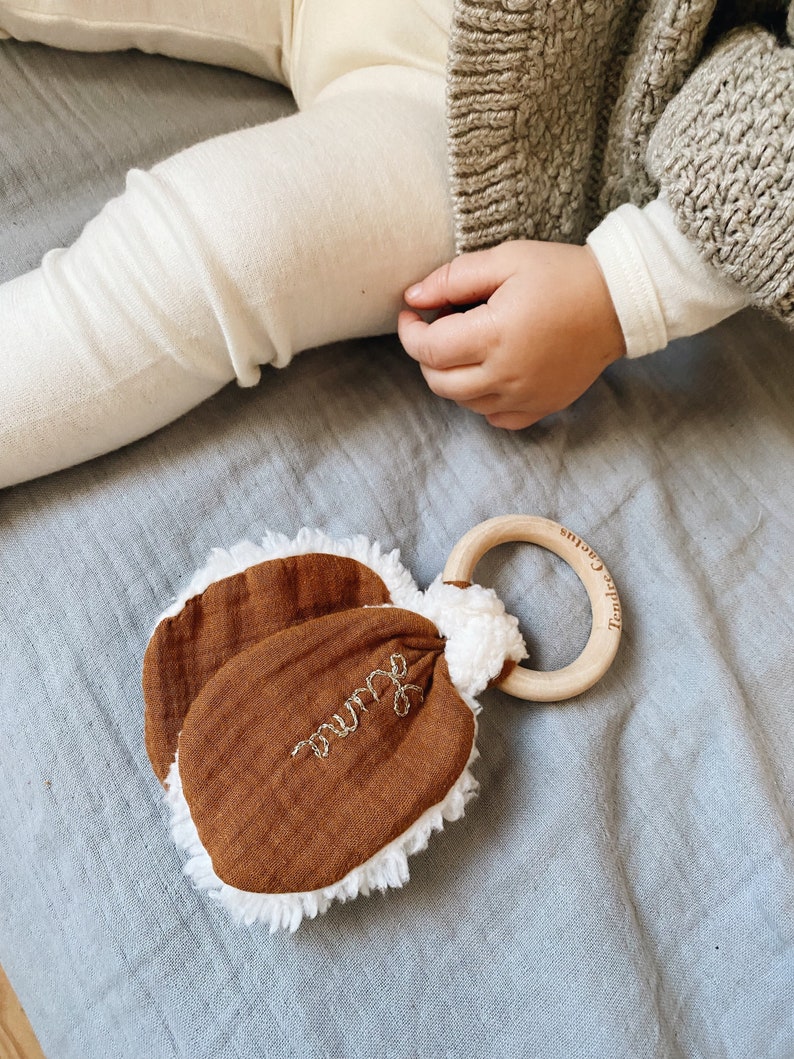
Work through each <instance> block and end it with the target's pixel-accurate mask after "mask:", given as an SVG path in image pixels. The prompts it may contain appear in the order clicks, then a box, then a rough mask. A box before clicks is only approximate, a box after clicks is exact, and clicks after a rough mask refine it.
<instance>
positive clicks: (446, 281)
mask: <svg viewBox="0 0 794 1059" xmlns="http://www.w3.org/2000/svg"><path fill="white" fill-rule="evenodd" d="M507 258H508V255H505V254H504V252H503V248H502V247H493V248H492V249H490V250H478V251H476V252H475V253H473V254H461V256H460V257H456V258H453V260H452V261H448V262H447V263H446V264H445V265H441V267H440V268H437V269H435V270H434V271H433V272H431V273H430V275H428V276H426V277H425V278H424V279H423V280H422V281H421V282H420V283H414V284H413V285H412V286H410V287H409V288H408V290H406V292H405V294H404V298H405V301H406V303H407V304H408V305H410V306H411V307H412V308H414V309H440V308H441V307H442V306H444V305H469V304H470V303H471V302H479V301H485V300H486V299H487V298H490V296H491V295H492V294H493V292H494V291H495V290H496V289H497V288H498V287H500V286H501V285H502V283H504V281H505V280H506V279H507V277H508V276H509V275H510V272H511V271H512V262H509V261H508V260H507ZM508 265H510V267H508Z"/></svg>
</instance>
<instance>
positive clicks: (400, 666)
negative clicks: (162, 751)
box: [178, 607, 475, 897]
mask: <svg viewBox="0 0 794 1059" xmlns="http://www.w3.org/2000/svg"><path fill="white" fill-rule="evenodd" d="M474 738H475V720H474V715H473V713H472V710H471V709H470V708H469V707H468V706H467V705H466V703H465V702H464V701H463V700H462V699H461V697H460V695H459V694H458V693H457V692H456V691H455V689H454V688H453V686H452V684H451V682H450V680H449V674H448V671H447V666H446V661H445V659H444V641H443V640H442V639H441V638H440V637H439V635H438V632H437V630H436V629H435V627H434V626H433V625H432V623H431V622H429V621H428V620H427V619H426V618H423V617H421V616H420V615H418V614H414V613H413V612H411V611H407V610H402V609H398V608H393V607H389V608H377V609H372V610H364V609H356V610H348V611H342V612H336V613H333V614H328V615H324V616H321V617H316V618H312V619H310V620H309V621H306V622H304V623H302V624H301V625H299V626H297V625H296V626H293V627H292V628H289V629H285V630H282V631H280V632H277V633H274V634H273V635H272V636H270V637H268V638H267V639H265V640H262V641H260V642H259V643H257V644H254V645H253V646H251V647H249V648H247V649H246V650H245V651H242V652H240V653H239V654H237V655H235V656H234V658H233V659H232V660H231V661H230V662H228V663H227V664H226V665H225V666H222V667H221V668H220V669H219V670H218V671H217V672H216V674H215V675H214V676H213V677H212V678H211V680H209V681H208V682H207V684H206V685H205V686H204V688H203V689H202V691H201V692H200V694H199V696H198V697H197V699H196V700H195V702H194V703H193V705H192V707H191V709H190V711H189V713H188V715H187V717H186V720H185V726H184V728H183V730H182V734H181V736H180V740H179V763H178V771H179V777H180V780H181V784H182V791H183V795H184V798H185V801H186V803H187V805H188V806H189V809H190V814H191V817H192V819H193V823H194V825H195V828H196V832H197V834H198V837H199V839H200V841H201V845H202V846H203V847H204V849H205V850H206V851H207V853H208V855H209V858H210V859H211V862H212V867H213V870H214V872H215V874H216V875H217V877H218V878H219V879H220V880H221V881H222V882H223V883H224V884H225V885H226V886H228V887H233V888H235V889H237V890H240V891H244V892H249V893H258V894H270V895H299V894H303V895H306V896H307V897H309V896H310V895H311V894H313V893H317V892H326V893H327V892H328V891H329V890H330V889H331V888H333V887H334V886H338V885H339V884H340V883H343V882H344V880H345V879H346V878H347V877H348V876H350V874H351V873H353V872H355V871H356V870H357V869H358V870H360V869H361V868H362V866H365V865H367V864H368V863H369V862H371V861H372V859H373V858H375V857H376V855H377V854H378V853H379V851H381V850H383V849H384V848H385V847H388V846H389V845H390V844H391V843H393V842H394V841H395V840H397V839H399V838H400V837H401V836H403V835H405V834H407V833H408V832H409V831H410V829H411V828H412V827H413V825H415V824H416V823H417V821H419V820H420V819H421V818H422V817H423V816H424V815H425V814H426V813H428V811H432V810H433V809H434V807H436V806H438V805H440V804H442V803H443V802H444V799H445V798H446V797H447V795H448V793H449V792H450V790H452V789H453V788H454V786H455V784H456V783H457V782H458V780H459V779H460V777H461V775H462V774H463V773H464V770H465V769H466V766H467V765H468V763H469V760H470V758H471V755H472V752H473V748H474ZM378 881H379V877H378V873H377V872H375V873H374V874H371V877H370V878H369V882H370V884H375V885H377V884H378Z"/></svg>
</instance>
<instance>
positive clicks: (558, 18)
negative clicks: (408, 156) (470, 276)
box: [448, 0, 794, 327]
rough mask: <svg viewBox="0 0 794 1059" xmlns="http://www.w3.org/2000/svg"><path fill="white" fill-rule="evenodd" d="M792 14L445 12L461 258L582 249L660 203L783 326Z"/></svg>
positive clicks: (793, 109) (775, 8)
mask: <svg viewBox="0 0 794 1059" xmlns="http://www.w3.org/2000/svg"><path fill="white" fill-rule="evenodd" d="M792 40H794V0H792V3H791V6H789V3H788V0H455V8H454V17H453V27H452V35H451V40H450V52H449V62H448V121H449V156H450V172H451V179H452V190H453V199H454V210H455V225H456V236H457V245H458V250H459V251H461V252H462V251H467V250H473V249H477V248H481V247H486V246H492V245H494V244H496V243H500V242H502V241H504V240H506V239H518V238H529V239H545V240H555V241H560V242H582V241H583V240H584V238H585V237H586V235H587V234H588V233H589V232H590V231H591V230H592V229H593V228H594V227H595V226H596V224H597V223H598V222H599V220H600V219H601V218H602V217H604V216H605V215H606V214H607V213H608V212H609V211H611V210H613V209H615V208H616V207H617V206H619V205H621V204H622V203H624V202H632V203H634V204H635V205H637V206H643V205H645V204H646V203H647V202H649V201H650V200H651V199H653V198H655V197H656V196H657V195H658V194H659V192H660V191H662V192H663V193H664V195H665V196H666V198H667V200H668V202H669V204H670V206H671V207H672V210H673V213H674V216H675V218H676V223H677V224H678V226H679V228H680V229H681V231H682V232H683V233H684V234H685V235H686V236H687V237H689V238H690V239H691V240H692V241H693V242H694V244H695V246H696V247H697V249H698V251H699V252H700V253H701V254H702V255H703V256H704V257H705V258H706V260H708V261H709V262H711V264H712V265H713V266H714V267H715V268H716V269H717V270H718V271H719V272H721V273H722V274H724V275H725V276H728V277H730V278H732V279H733V280H735V281H737V282H738V283H740V284H741V285H742V286H743V287H745V288H746V289H747V290H748V293H749V296H750V299H751V301H752V302H753V304H755V305H758V306H761V307H763V308H765V309H767V310H768V311H770V312H772V313H774V314H775V315H777V316H779V317H781V318H782V319H784V320H786V322H787V323H788V324H789V325H790V326H793V327H794V47H792V46H791V44H792Z"/></svg>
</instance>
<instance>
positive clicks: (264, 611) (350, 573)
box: [143, 554, 389, 783]
mask: <svg viewBox="0 0 794 1059" xmlns="http://www.w3.org/2000/svg"><path fill="white" fill-rule="evenodd" d="M387 602H389V591H388V589H387V588H386V585H385V584H384V583H383V581H382V580H381V578H380V577H378V575H377V574H376V573H375V572H374V571H373V570H371V569H370V568H369V567H368V566H365V565H364V564H363V563H359V562H357V561H356V560H355V559H350V558H347V557H345V556H338V555H324V554H313V555H297V556H291V557H289V558H285V559H272V560H268V561H267V562H264V563H260V564H258V565H257V566H252V567H249V568H248V569H247V570H244V571H243V572H242V573H239V574H235V575H233V576H232V577H227V578H224V579H223V580H222V581H218V582H216V583H215V584H212V585H210V586H209V587H208V588H207V589H206V590H205V591H204V592H203V593H202V594H201V595H200V596H194V597H193V598H192V599H189V600H188V601H187V603H186V604H185V606H184V608H183V609H182V610H181V611H180V612H179V613H178V614H176V615H174V616H173V617H171V618H165V619H164V620H163V621H161V622H160V624H159V625H158V626H157V628H156V630H155V632H154V635H153V636H152V639H151V640H150V642H149V645H148V647H147V649H146V654H145V656H144V663H143V694H144V699H145V702H146V722H145V724H146V750H147V753H148V755H149V759H150V761H151V763H152V768H153V769H154V771H155V774H156V775H157V777H158V779H159V780H160V782H161V783H162V782H164V781H165V778H166V776H167V775H168V770H169V768H170V767H171V764H172V762H173V760H174V755H175V753H176V748H177V740H178V737H179V732H180V730H181V729H182V726H183V724H184V721H185V717H186V715H187V713H188V710H189V709H190V707H191V703H193V701H194V700H195V698H196V697H197V695H198V694H199V692H200V691H201V689H202V688H203V687H204V685H205V684H206V683H207V682H208V681H209V680H211V679H212V677H213V676H214V675H215V673H216V672H217V671H218V670H219V669H220V668H221V666H223V665H225V664H227V663H228V662H229V660H230V659H231V658H232V657H234V655H236V654H238V653H239V652H241V651H244V650H246V649H247V648H249V647H251V646H252V645H254V644H256V643H258V642H260V641H262V640H264V639H266V638H267V637H269V636H272V635H273V633H274V632H277V631H278V630H280V629H286V628H289V627H291V626H294V625H300V624H301V623H303V622H305V621H307V620H308V619H311V618H313V617H316V616H317V615H319V614H327V613H329V612H337V611H345V610H348V609H349V608H353V607H363V606H378V605H381V604H383V603H387Z"/></svg>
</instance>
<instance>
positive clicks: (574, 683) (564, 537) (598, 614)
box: [443, 515, 622, 702]
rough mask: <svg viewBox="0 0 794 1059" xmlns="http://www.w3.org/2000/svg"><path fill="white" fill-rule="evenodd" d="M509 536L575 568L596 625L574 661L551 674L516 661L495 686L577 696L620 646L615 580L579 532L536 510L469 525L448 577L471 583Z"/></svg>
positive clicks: (548, 698) (551, 696)
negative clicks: (476, 570) (485, 560)
mask: <svg viewBox="0 0 794 1059" xmlns="http://www.w3.org/2000/svg"><path fill="white" fill-rule="evenodd" d="M509 541H526V542H527V543H528V544H539V545H540V546H541V547H542V548H547V549H548V550H549V551H551V552H554V553H555V555H559V557H560V558H561V559H563V560H564V561H565V562H566V563H568V565H569V566H571V567H572V568H573V570H574V571H575V573H576V574H577V575H578V577H579V580H580V581H581V582H582V584H583V585H584V587H585V588H586V589H587V595H588V596H589V597H590V605H591V607H592V613H593V627H592V630H591V632H590V638H589V639H588V641H587V644H586V645H585V648H584V650H583V651H582V653H581V654H580V655H579V657H578V658H577V659H576V660H575V661H574V662H571V664H570V665H568V666H565V667H564V668H563V669H555V670H552V671H551V672H548V673H542V672H540V671H539V670H536V669H527V668H526V667H525V666H516V667H515V669H513V670H511V672H510V673H509V674H508V675H507V677H505V679H504V680H502V681H500V682H499V684H498V685H497V686H498V687H499V688H501V690H502V691H505V692H507V694H508V695H514V696H515V697H516V698H518V699H528V700H529V701H532V702H557V701H559V700H561V699H570V698H573V696H574V695H579V694H581V692H583V691H586V690H587V689H588V688H590V687H592V686H593V684H595V683H596V681H597V680H600V679H601V677H602V676H603V675H604V673H606V671H607V669H609V667H610V665H611V664H612V660H613V659H614V657H615V653H616V651H617V649H618V644H619V643H620V631H621V627H622V621H621V612H620V600H619V598H618V593H617V589H616V588H615V584H614V582H613V580H612V578H611V577H610V575H609V571H608V570H607V568H606V566H605V565H604V563H603V562H602V560H601V559H599V557H598V556H597V555H596V553H595V552H594V551H593V549H592V548H591V547H590V546H589V545H587V544H585V542H584V541H583V540H582V539H581V538H580V537H577V536H576V534H575V533H572V532H571V531H570V530H567V529H565V527H564V526H561V525H560V524H559V523H557V522H552V521H551V520H550V519H547V518H538V517H537V516H535V515H502V516H499V517H498V518H492V519H488V521H487V522H481V523H480V524H479V525H478V526H475V527H474V528H473V529H471V530H469V532H468V533H467V534H466V535H465V536H464V537H461V539H460V540H459V541H458V543H457V544H456V545H455V547H454V548H453V549H452V552H451V553H450V556H449V559H447V565H446V566H445V567H444V574H443V578H444V580H445V581H454V582H458V583H461V582H466V583H468V584H470V583H471V577H472V574H473V573H474V568H475V566H476V565H477V563H478V562H479V560H480V559H482V557H483V555H485V553H486V552H488V551H490V550H491V548H495V547H496V546H497V545H498V544H506V543H507V542H509Z"/></svg>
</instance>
